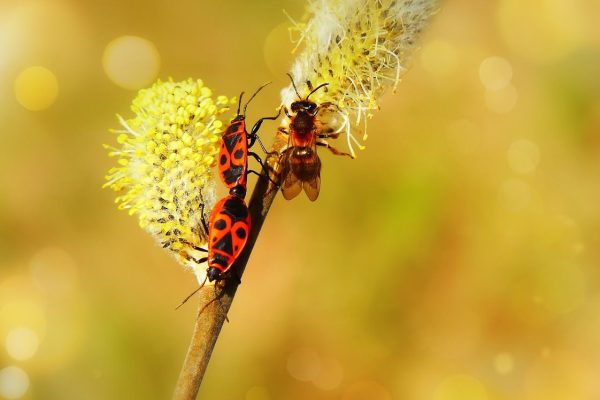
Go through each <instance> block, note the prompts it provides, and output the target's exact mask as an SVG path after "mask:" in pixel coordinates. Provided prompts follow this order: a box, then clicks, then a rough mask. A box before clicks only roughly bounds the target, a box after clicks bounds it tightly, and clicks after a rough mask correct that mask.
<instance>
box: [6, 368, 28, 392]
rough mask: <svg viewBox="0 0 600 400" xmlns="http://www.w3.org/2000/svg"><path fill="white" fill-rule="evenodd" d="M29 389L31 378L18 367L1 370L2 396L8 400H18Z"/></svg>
mask: <svg viewBox="0 0 600 400" xmlns="http://www.w3.org/2000/svg"><path fill="white" fill-rule="evenodd" d="M27 389H29V376H28V375H27V373H26V372H25V371H23V370H22V369H21V368H18V367H6V368H3V369H1V370H0V396H2V397H4V398H6V399H18V398H20V397H23V395H24V394H25V393H26V392H27Z"/></svg>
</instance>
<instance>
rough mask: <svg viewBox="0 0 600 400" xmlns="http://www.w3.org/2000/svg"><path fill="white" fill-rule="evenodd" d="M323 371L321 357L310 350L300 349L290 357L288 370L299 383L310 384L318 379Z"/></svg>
mask: <svg viewBox="0 0 600 400" xmlns="http://www.w3.org/2000/svg"><path fill="white" fill-rule="evenodd" d="M320 369H321V365H320V360H319V356H318V355H317V353H316V352H315V351H314V350H312V349H309V348H299V349H297V350H295V351H294V352H293V353H292V354H290V356H289V357H288V361H287V370H288V372H289V374H290V375H291V376H292V377H293V378H294V379H297V380H299V381H303V382H310V381H312V380H314V379H316V378H317V376H318V375H319V372H320Z"/></svg>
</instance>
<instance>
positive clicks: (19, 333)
mask: <svg viewBox="0 0 600 400" xmlns="http://www.w3.org/2000/svg"><path fill="white" fill-rule="evenodd" d="M39 343H40V340H39V338H38V335H37V334H36V333H35V332H34V331H33V330H31V329H29V328H27V327H23V326H20V327H17V328H15V329H13V330H11V331H10V332H8V334H7V335H6V342H5V344H6V352H7V353H8V355H9V356H11V357H12V358H14V359H15V360H17V361H25V360H29V359H30V358H31V357H33V356H34V355H35V353H36V352H37V349H38V346H39Z"/></svg>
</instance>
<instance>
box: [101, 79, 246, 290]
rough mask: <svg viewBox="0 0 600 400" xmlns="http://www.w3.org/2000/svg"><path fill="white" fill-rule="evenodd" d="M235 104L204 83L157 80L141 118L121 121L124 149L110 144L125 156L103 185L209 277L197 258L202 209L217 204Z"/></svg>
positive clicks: (139, 104)
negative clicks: (218, 174)
mask: <svg viewBox="0 0 600 400" xmlns="http://www.w3.org/2000/svg"><path fill="white" fill-rule="evenodd" d="M232 102H235V99H231V98H228V97H225V96H218V97H216V98H213V93H212V91H211V89H209V88H208V87H206V86H204V84H203V82H202V81H201V80H192V79H188V80H186V81H182V82H174V81H173V80H171V79H170V80H168V81H166V82H161V81H158V82H156V83H155V84H154V85H153V86H152V87H151V88H148V89H142V90H140V91H139V93H138V95H137V97H136V98H135V99H134V100H133V102H132V104H131V111H133V113H134V115H135V116H134V117H133V118H131V119H128V120H125V119H123V118H122V117H121V116H119V115H118V116H117V117H118V119H119V122H120V123H121V126H122V129H118V130H113V131H112V132H114V133H116V134H117V135H118V136H117V142H118V144H119V146H118V147H114V146H108V145H105V147H106V148H108V149H110V153H109V155H110V156H114V157H117V158H118V161H117V164H118V165H117V166H116V167H113V168H111V169H110V170H109V172H108V175H107V176H106V183H105V184H104V187H110V188H111V189H113V190H115V191H116V192H118V193H119V196H117V198H116V200H115V201H116V203H117V204H118V208H119V209H123V210H128V211H129V214H130V215H137V217H138V220H139V224H140V226H141V227H142V228H144V229H145V230H146V231H147V232H148V233H150V235H152V237H154V239H155V240H156V241H157V242H158V243H159V245H160V246H162V247H164V248H165V249H167V250H169V251H170V252H171V253H172V254H173V255H174V256H175V257H176V259H177V260H178V261H179V262H180V263H181V264H182V265H184V266H188V267H190V268H191V269H192V270H193V271H194V272H195V273H196V276H197V277H198V279H199V280H202V279H203V276H204V274H205V270H206V267H205V266H203V267H201V266H200V265H198V264H197V263H196V262H195V261H194V259H196V260H197V259H199V258H201V257H203V256H204V255H205V253H201V252H199V251H198V250H196V249H195V248H197V247H204V246H205V245H206V232H205V231H204V229H203V227H202V208H204V214H205V216H207V215H209V213H210V211H211V209H212V207H213V205H214V203H215V176H214V173H213V170H214V168H213V167H214V166H215V163H216V156H217V154H218V151H219V138H220V135H221V132H222V130H223V128H224V122H223V120H222V119H221V118H222V115H223V114H224V113H225V112H226V111H228V110H229V107H230V105H231V104H232Z"/></svg>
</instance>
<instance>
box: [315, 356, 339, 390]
mask: <svg viewBox="0 0 600 400" xmlns="http://www.w3.org/2000/svg"><path fill="white" fill-rule="evenodd" d="M320 361H321V363H320V367H321V368H320V370H319V375H318V376H317V377H316V378H315V379H314V381H313V383H314V384H315V386H316V387H318V388H319V389H321V390H333V389H336V388H337V387H339V386H340V384H341V383H342V379H343V377H344V370H343V368H342V365H341V364H340V362H339V361H338V360H336V359H334V358H321V360H320Z"/></svg>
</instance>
